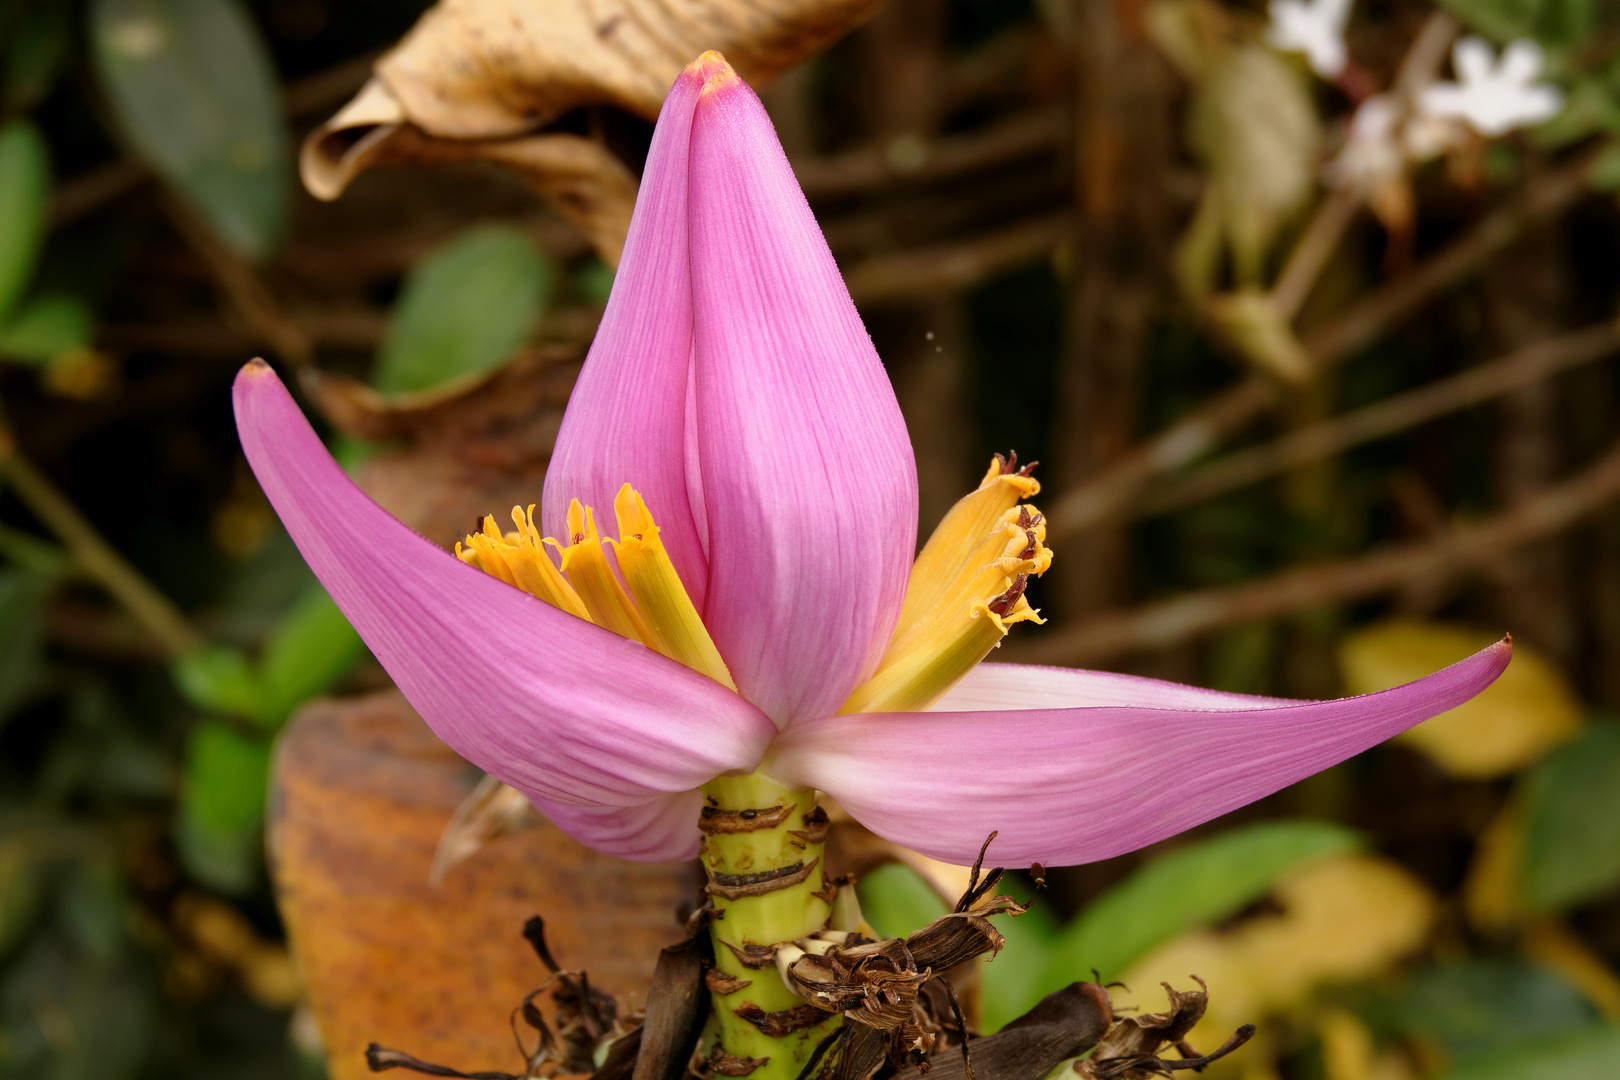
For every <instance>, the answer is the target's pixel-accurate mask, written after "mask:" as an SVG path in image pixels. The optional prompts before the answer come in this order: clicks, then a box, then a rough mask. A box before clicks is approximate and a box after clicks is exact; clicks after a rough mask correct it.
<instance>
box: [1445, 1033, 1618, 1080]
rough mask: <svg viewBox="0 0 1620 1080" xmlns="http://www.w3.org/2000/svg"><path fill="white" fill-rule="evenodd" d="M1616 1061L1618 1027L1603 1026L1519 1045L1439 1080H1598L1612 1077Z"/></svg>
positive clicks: (1462, 1067) (1450, 1073)
mask: <svg viewBox="0 0 1620 1080" xmlns="http://www.w3.org/2000/svg"><path fill="white" fill-rule="evenodd" d="M1617 1061H1620V1024H1605V1025H1602V1026H1594V1027H1591V1028H1587V1029H1584V1030H1582V1031H1572V1032H1569V1033H1567V1034H1564V1035H1558V1036H1554V1037H1552V1038H1547V1039H1537V1040H1535V1041H1533V1042H1526V1043H1520V1044H1519V1045H1517V1046H1514V1047H1512V1048H1511V1049H1507V1050H1503V1051H1502V1052H1501V1053H1499V1054H1496V1055H1494V1056H1492V1057H1489V1058H1483V1059H1481V1060H1479V1061H1471V1062H1469V1063H1468V1064H1466V1065H1462V1066H1460V1067H1458V1068H1456V1069H1453V1070H1452V1071H1450V1072H1448V1073H1445V1074H1444V1075H1443V1077H1442V1078H1441V1080H1588V1078H1590V1080H1599V1078H1600V1077H1606V1076H1613V1075H1614V1074H1615V1062H1617Z"/></svg>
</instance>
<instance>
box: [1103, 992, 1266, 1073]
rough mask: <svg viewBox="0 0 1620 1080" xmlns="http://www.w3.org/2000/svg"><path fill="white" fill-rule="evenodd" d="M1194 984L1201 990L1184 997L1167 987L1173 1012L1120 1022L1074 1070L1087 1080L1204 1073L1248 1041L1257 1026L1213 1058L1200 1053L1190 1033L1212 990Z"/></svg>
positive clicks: (1249, 1026) (1237, 1035) (1235, 1036)
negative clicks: (1179, 1071) (1166, 1053)
mask: <svg viewBox="0 0 1620 1080" xmlns="http://www.w3.org/2000/svg"><path fill="white" fill-rule="evenodd" d="M1192 980H1193V981H1194V982H1196V983H1197V984H1198V987H1199V988H1198V989H1197V990H1188V991H1185V992H1183V991H1180V990H1177V989H1175V988H1174V987H1172V986H1171V985H1170V984H1169V983H1163V984H1162V985H1163V986H1164V990H1165V993H1166V994H1168V995H1169V996H1170V1008H1169V1009H1168V1010H1166V1011H1164V1012H1160V1013H1145V1014H1143V1015H1141V1016H1127V1017H1124V1018H1122V1019H1120V1020H1118V1021H1116V1022H1115V1023H1114V1025H1113V1026H1112V1027H1110V1028H1109V1029H1108V1033H1107V1034H1106V1035H1104V1036H1103V1037H1102V1041H1101V1042H1099V1043H1098V1044H1097V1052H1096V1053H1095V1054H1093V1055H1092V1056H1091V1058H1090V1059H1089V1060H1086V1061H1077V1062H1075V1065H1074V1071H1075V1072H1077V1073H1079V1074H1080V1075H1081V1076H1083V1077H1085V1078H1086V1080H1146V1078H1147V1077H1150V1076H1169V1075H1171V1073H1172V1072H1173V1071H1174V1070H1177V1069H1202V1068H1203V1067H1204V1066H1205V1065H1208V1064H1209V1063H1210V1062H1212V1061H1215V1060H1217V1059H1219V1058H1223V1057H1225V1056H1226V1055H1227V1054H1230V1053H1231V1052H1232V1051H1233V1050H1236V1049H1237V1048H1238V1047H1240V1046H1242V1045H1243V1044H1244V1043H1246V1042H1248V1041H1249V1039H1250V1038H1251V1037H1252V1036H1253V1035H1254V1025H1252V1024H1245V1025H1244V1026H1243V1027H1241V1028H1239V1029H1238V1030H1237V1032H1236V1033H1235V1034H1233V1036H1232V1037H1231V1038H1230V1039H1228V1040H1227V1041H1226V1042H1225V1043H1224V1044H1222V1046H1221V1047H1220V1048H1219V1049H1218V1050H1216V1051H1215V1052H1214V1053H1212V1054H1208V1055H1202V1054H1199V1053H1198V1051H1196V1050H1194V1049H1193V1048H1192V1047H1191V1046H1190V1045H1189V1044H1188V1043H1187V1033H1188V1032H1189V1031H1191V1030H1192V1029H1193V1028H1194V1027H1196V1026H1197V1025H1198V1021H1200V1020H1202V1019H1203V1018H1204V1011H1205V1010H1206V1009H1207V1008H1209V987H1208V986H1206V985H1205V984H1204V980H1203V979H1200V978H1199V977H1198V976H1196V975H1194V976H1192ZM1172 1048H1173V1049H1174V1050H1175V1051H1176V1053H1178V1054H1180V1055H1181V1057H1180V1059H1179V1060H1177V1059H1175V1058H1169V1059H1166V1058H1163V1057H1160V1056H1159V1055H1160V1051H1161V1050H1169V1049H1172Z"/></svg>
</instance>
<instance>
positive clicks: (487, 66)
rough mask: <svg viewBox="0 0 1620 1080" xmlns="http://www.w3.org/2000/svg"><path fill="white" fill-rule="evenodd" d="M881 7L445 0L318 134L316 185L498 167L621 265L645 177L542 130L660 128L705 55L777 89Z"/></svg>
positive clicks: (319, 188) (589, 146) (308, 152)
mask: <svg viewBox="0 0 1620 1080" xmlns="http://www.w3.org/2000/svg"><path fill="white" fill-rule="evenodd" d="M882 2H883V0H701V2H700V0H674V2H670V0H554V2H552V3H546V4H536V3H533V2H526V0H441V2H440V3H439V4H438V5H437V6H435V7H433V8H432V9H430V10H429V11H428V12H427V14H426V15H424V16H423V17H422V19H421V21H419V22H418V23H417V24H416V26H415V27H414V28H413V29H412V30H411V32H410V33H409V34H408V35H406V37H405V38H404V40H403V41H401V42H400V43H399V45H398V46H396V47H395V48H394V49H393V50H391V51H390V52H389V53H387V54H386V55H385V56H383V57H382V59H380V60H379V61H378V62H377V65H376V67H375V69H374V71H375V76H374V78H373V79H372V81H371V82H370V83H369V84H367V86H366V88H365V89H364V90H362V91H361V93H360V95H359V96H358V97H356V98H355V99H354V101H352V102H350V104H349V105H348V106H347V107H346V108H344V109H343V110H342V111H341V112H340V113H338V115H337V116H335V117H333V118H332V120H330V121H328V122H327V123H326V124H324V125H323V126H322V127H320V128H319V129H317V130H316V131H315V132H314V133H312V134H311V135H310V136H309V138H308V139H307V140H306V141H305V143H304V148H303V152H302V155H301V158H300V165H301V169H302V172H303V176H304V182H305V184H306V186H308V187H309V189H310V191H311V192H313V193H314V194H315V195H316V196H318V197H320V198H323V199H332V198H336V197H337V196H338V194H340V193H341V192H342V190H343V188H344V187H345V186H346V185H347V184H348V183H349V181H350V180H352V179H353V178H354V176H355V175H356V174H357V173H358V172H359V171H360V170H362V169H364V168H367V167H369V166H371V165H377V164H434V163H438V162H443V161H459V160H466V159H468V158H483V159H488V160H494V161H499V162H501V163H503V164H505V165H508V166H510V167H512V168H515V169H517V170H518V171H519V172H521V173H522V174H523V175H524V176H525V177H526V178H527V179H528V180H529V181H530V183H531V184H532V185H533V186H534V187H535V189H536V190H537V191H539V192H540V193H541V194H542V195H543V196H545V197H546V198H547V199H548V200H550V201H551V202H552V203H553V205H555V206H556V207H557V208H558V209H559V210H560V211H561V212H562V213H563V214H564V216H566V217H568V218H569V220H570V221H573V222H574V223H575V224H576V225H579V226H580V228H581V230H582V231H584V232H585V234H586V235H587V236H588V237H590V238H591V241H592V243H593V244H594V245H595V246H596V248H597V250H598V251H599V252H600V253H601V254H602V257H603V258H604V259H605V260H606V261H608V262H609V263H610V264H612V263H616V262H617V261H618V255H619V252H620V251H621V250H622V249H623V244H624V232H625V229H627V228H628V225H629V211H630V207H631V206H632V205H633V204H634V200H635V182H634V180H633V179H632V178H630V176H629V173H628V172H627V171H626V170H625V169H624V166H623V165H622V164H620V163H619V162H618V161H617V159H615V158H613V156H612V155H611V154H610V153H609V152H608V151H607V150H606V149H605V148H604V147H602V146H601V145H600V144H597V143H595V142H592V141H590V140H587V139H581V138H578V137H576V136H572V135H560V134H547V135H540V134H537V133H538V132H539V131H540V130H541V129H542V128H544V127H545V126H546V125H548V124H550V123H552V122H553V121H555V120H556V119H557V118H558V117H560V116H562V115H563V114H564V113H566V112H568V111H569V110H570V109H574V108H578V107H580V106H583V105H614V106H618V107H619V108H622V109H626V110H628V111H630V112H633V113H637V114H639V115H641V116H643V117H645V118H647V119H649V120H651V119H653V118H655V117H656V116H657V115H658V109H659V106H660V105H661V104H662V103H663V100H664V95H665V93H667V92H668V90H669V87H670V84H671V83H672V82H674V80H675V76H676V75H678V74H679V73H680V71H681V69H682V68H683V67H684V66H685V65H686V64H688V63H690V62H691V61H692V60H693V59H694V58H695V57H696V56H698V55H699V54H700V53H702V52H703V51H704V50H706V49H718V50H720V51H721V52H723V53H725V54H726V57H727V59H728V60H729V61H730V62H731V64H732V65H733V66H734V67H735V68H736V69H737V70H738V72H739V73H741V74H742V76H743V77H744V78H745V79H747V80H748V81H749V82H751V83H753V84H755V85H756V86H759V85H763V84H765V83H768V82H769V81H770V80H771V79H772V78H774V77H775V76H776V75H777V74H779V73H780V72H782V71H784V70H786V69H787V68H789V67H791V66H793V65H794V64H796V63H798V62H799V61H801V60H803V59H805V58H806V57H808V56H810V55H812V54H813V53H815V52H817V51H819V50H820V49H822V48H824V47H825V46H827V45H828V44H830V43H831V42H833V41H834V40H836V39H837V38H838V37H840V36H842V35H843V34H844V33H845V32H847V31H848V30H850V29H851V28H852V27H854V26H855V25H856V24H858V23H859V22H861V21H862V20H864V19H865V18H866V17H867V16H869V15H871V14H872V13H873V12H874V11H876V10H877V8H878V7H880V6H881V4H882Z"/></svg>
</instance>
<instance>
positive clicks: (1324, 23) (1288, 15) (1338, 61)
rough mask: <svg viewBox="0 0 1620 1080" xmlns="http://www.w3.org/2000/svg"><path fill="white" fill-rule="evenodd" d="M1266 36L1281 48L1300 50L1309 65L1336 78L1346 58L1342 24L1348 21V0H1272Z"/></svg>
mask: <svg viewBox="0 0 1620 1080" xmlns="http://www.w3.org/2000/svg"><path fill="white" fill-rule="evenodd" d="M1270 12H1271V25H1270V27H1268V28H1267V30H1266V40H1267V41H1269V42H1271V44H1272V45H1274V46H1276V47H1277V48H1279V49H1281V50H1283V51H1284V52H1302V53H1304V54H1305V57H1306V59H1308V60H1309V61H1310V62H1311V69H1312V70H1314V71H1315V72H1316V73H1317V74H1318V75H1320V76H1322V78H1324V79H1336V78H1338V77H1339V75H1340V73H1342V72H1343V71H1344V66H1345V64H1346V63H1348V62H1349V53H1348V51H1347V50H1346V49H1345V45H1344V28H1345V25H1346V24H1348V23H1349V22H1350V0H1271V8H1270Z"/></svg>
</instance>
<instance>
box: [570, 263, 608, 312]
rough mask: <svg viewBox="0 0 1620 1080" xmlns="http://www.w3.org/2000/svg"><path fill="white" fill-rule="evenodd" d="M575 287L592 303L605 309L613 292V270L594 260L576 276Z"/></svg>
mask: <svg viewBox="0 0 1620 1080" xmlns="http://www.w3.org/2000/svg"><path fill="white" fill-rule="evenodd" d="M574 287H575V288H577V289H578V290H579V292H580V295H582V296H584V297H585V299H587V300H589V301H590V302H591V303H593V304H600V305H602V306H604V307H605V306H607V302H608V296H609V295H611V294H612V292H613V268H612V267H611V266H609V265H608V264H607V263H605V262H603V261H602V260H601V259H596V258H593V259H591V261H590V262H588V263H586V264H585V265H584V266H582V267H580V268H579V271H578V272H577V273H576V274H575V275H574Z"/></svg>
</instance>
